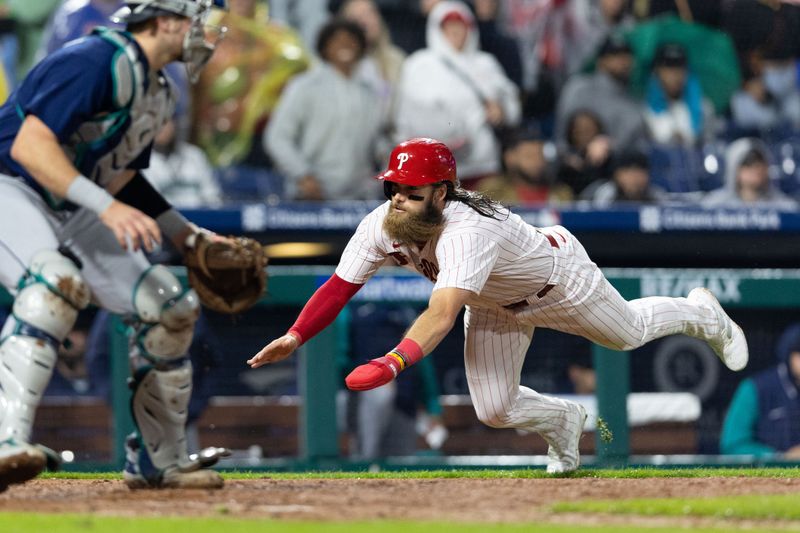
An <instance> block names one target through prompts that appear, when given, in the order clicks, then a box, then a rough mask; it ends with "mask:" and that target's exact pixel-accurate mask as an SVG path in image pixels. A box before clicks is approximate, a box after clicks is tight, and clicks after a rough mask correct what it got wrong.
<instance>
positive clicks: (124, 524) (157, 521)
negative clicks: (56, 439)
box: [0, 513, 778, 533]
mask: <svg viewBox="0 0 800 533" xmlns="http://www.w3.org/2000/svg"><path fill="white" fill-rule="evenodd" d="M0 530H2V531H3V533H36V532H39V531H47V533H85V532H87V531H88V532H91V533H105V532H109V533H141V532H146V533H178V532H181V531H191V533H219V532H220V531H224V532H225V533H256V532H260V531H264V532H269V533H316V532H320V531H325V532H331V533H429V532H431V531H435V532H436V533H484V532H486V533H517V532H526V533H585V532H589V533H632V532H635V531H642V529H640V528H636V527H635V526H617V525H615V526H586V525H580V526H578V525H556V524H452V523H440V522H405V521H380V522H339V523H321V522H284V521H273V520H241V519H235V518H217V519H197V518H137V519H135V520H132V519H130V518H118V517H104V516H88V515H63V514H62V515H38V516H37V515H32V514H23V513H8V514H7V513H0ZM646 531H648V532H650V533H678V532H681V533H685V532H686V529H682V528H677V527H675V528H671V527H654V528H650V527H648V528H647V529H646ZM759 531H765V532H766V531H773V530H768V529H759ZM775 531H778V530H775ZM692 533H730V529H729V528H695V529H693V530H692Z"/></svg>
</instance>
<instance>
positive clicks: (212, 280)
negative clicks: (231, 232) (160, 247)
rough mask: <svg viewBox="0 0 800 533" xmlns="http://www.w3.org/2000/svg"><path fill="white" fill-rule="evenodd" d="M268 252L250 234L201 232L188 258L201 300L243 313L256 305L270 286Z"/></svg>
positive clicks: (223, 310)
mask: <svg viewBox="0 0 800 533" xmlns="http://www.w3.org/2000/svg"><path fill="white" fill-rule="evenodd" d="M267 261H268V260H267V256H266V254H265V253H264V249H263V248H262V247H261V244H259V243H258V242H257V241H255V240H253V239H250V238H247V237H226V238H219V237H216V236H214V235H213V234H211V235H210V234H206V233H198V234H196V235H195V241H194V245H193V246H192V247H188V248H187V250H186V254H185V255H184V262H185V263H186V268H187V271H188V274H189V283H190V284H191V285H192V288H193V289H194V290H195V292H197V295H198V296H199V297H200V301H201V302H202V303H203V305H205V306H206V307H208V308H209V309H212V310H214V311H218V312H220V313H229V314H234V313H240V312H242V311H245V310H247V309H249V308H250V307H252V306H253V305H254V304H255V303H256V302H257V301H258V300H259V298H261V295H262V294H263V293H264V290H266V288H267V271H266V266H267Z"/></svg>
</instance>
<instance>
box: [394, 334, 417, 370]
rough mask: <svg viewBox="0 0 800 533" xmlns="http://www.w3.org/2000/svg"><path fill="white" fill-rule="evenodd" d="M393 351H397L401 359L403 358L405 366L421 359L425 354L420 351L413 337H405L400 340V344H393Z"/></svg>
mask: <svg viewBox="0 0 800 533" xmlns="http://www.w3.org/2000/svg"><path fill="white" fill-rule="evenodd" d="M392 351H393V352H398V353H399V354H400V355H401V356H402V357H403V359H405V362H406V366H411V365H413V364H414V363H416V362H418V361H419V360H421V359H422V358H423V357H425V354H424V353H422V348H421V347H420V345H419V344H417V341H415V340H413V339H409V338H408V337H405V338H404V339H403V340H401V341H400V344H398V345H397V346H395V348H394V350H392Z"/></svg>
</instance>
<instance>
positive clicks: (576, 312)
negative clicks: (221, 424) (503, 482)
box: [248, 139, 748, 473]
mask: <svg viewBox="0 0 800 533" xmlns="http://www.w3.org/2000/svg"><path fill="white" fill-rule="evenodd" d="M378 178H379V179H381V180H383V182H384V183H383V184H384V191H385V193H386V197H387V198H389V201H388V202H386V203H384V204H383V205H381V206H380V207H378V208H376V209H375V210H374V211H372V213H370V214H369V215H367V216H366V217H365V218H364V220H363V221H362V222H361V224H360V225H359V227H358V229H357V230H356V233H355V235H353V237H352V238H351V239H350V242H349V243H348V245H347V247H346V249H345V251H344V254H343V255H342V258H341V260H340V262H339V265H338V266H337V268H336V272H335V273H334V274H333V276H331V278H330V279H329V280H328V281H327V282H326V283H325V284H324V285H323V286H322V287H320V288H319V289H318V290H317V292H316V293H315V294H314V295H313V296H312V297H311V299H310V300H309V302H308V303H307V304H306V306H305V307H304V308H303V310H302V312H301V313H300V316H299V317H298V319H297V321H296V322H295V323H294V325H293V326H292V327H291V328H290V329H289V331H288V332H287V333H286V334H285V335H283V336H282V337H280V338H278V339H275V340H274V341H272V342H271V343H270V344H268V345H267V346H266V347H264V348H263V349H262V350H261V351H260V352H258V353H257V354H256V355H255V356H254V357H252V358H251V359H250V360H248V364H250V366H251V367H253V368H257V367H259V366H261V365H264V364H266V363H272V362H275V361H279V360H281V359H284V358H286V357H288V356H289V355H290V354H291V353H292V352H293V351H294V350H295V349H296V348H297V347H298V346H300V345H301V344H303V343H304V342H306V341H308V339H310V338H311V337H313V336H314V335H315V334H317V333H318V332H319V331H321V330H322V329H323V328H325V327H326V326H327V325H328V324H330V323H331V322H332V321H333V319H334V318H335V317H336V315H337V314H338V313H339V311H341V309H342V308H343V307H344V305H345V304H346V303H347V301H348V300H349V299H350V298H352V296H353V295H354V294H355V293H356V292H357V291H358V290H359V289H360V288H361V287H362V286H363V285H364V283H365V282H366V281H367V280H368V279H369V278H370V276H372V275H373V274H374V273H375V272H376V271H377V270H378V268H380V267H381V266H382V265H400V266H403V267H406V268H408V269H412V270H416V271H417V272H419V273H421V274H422V275H424V276H425V277H427V278H428V279H430V280H431V281H432V282H433V283H434V287H433V293H432V294H431V298H430V302H429V304H428V308H427V309H426V310H425V311H424V312H423V313H422V314H421V315H420V316H419V317H418V318H417V320H416V321H415V322H414V323H413V324H412V326H411V327H410V329H409V330H408V332H407V333H406V336H405V338H404V339H402V340H401V341H400V343H399V344H398V345H397V346H396V347H395V348H393V349H392V350H391V351H389V352H388V353H387V354H386V355H384V356H382V357H378V358H376V359H373V360H371V361H369V362H368V363H367V364H365V365H361V366H359V367H357V368H356V369H355V370H354V371H353V372H352V373H351V374H350V375H349V376H347V378H346V383H347V386H348V387H349V388H350V389H353V390H369V389H372V388H375V387H379V386H381V385H383V384H386V383H388V382H389V381H391V380H392V379H394V378H395V377H396V376H397V374H398V373H399V372H401V371H403V369H405V368H407V367H408V366H410V365H413V364H414V363H416V362H417V361H419V360H420V359H421V358H422V357H424V356H425V355H426V354H428V353H430V352H431V351H432V350H433V349H434V348H435V347H436V346H437V344H439V342H440V341H441V340H442V339H443V338H444V336H445V335H446V334H447V332H448V331H450V329H451V328H452V327H453V325H454V323H455V320H456V318H457V317H458V315H459V312H460V311H461V309H462V308H463V307H465V306H466V312H465V314H464V330H465V338H466V343H465V352H464V362H465V366H466V375H467V380H468V382H469V389H470V396H471V398H472V402H473V404H474V406H475V411H476V412H477V415H478V418H479V419H480V420H481V421H482V422H483V423H485V424H487V425H489V426H492V427H498V428H518V429H521V430H525V431H530V432H536V433H539V434H540V435H541V436H542V437H543V438H544V439H545V440H546V441H547V443H548V444H549V449H548V464H547V471H548V472H550V473H563V472H569V471H572V470H575V469H576V468H578V466H579V465H580V455H579V452H578V441H579V438H580V435H581V433H582V431H583V424H584V422H585V419H586V412H585V410H584V408H583V407H582V406H580V405H578V404H576V403H573V402H569V401H565V400H561V399H558V398H554V397H551V396H545V395H543V394H539V393H537V392H535V391H533V390H531V389H529V388H527V387H524V386H521V385H520V372H521V369H522V363H523V359H524V357H525V354H526V352H527V350H528V346H529V345H530V342H531V340H532V338H533V332H534V328H536V327H539V326H540V327H546V328H551V329H555V330H558V331H563V332H566V333H572V334H575V335H581V336H583V337H585V338H587V339H589V340H591V341H592V342H595V343H597V344H600V345H603V346H606V347H608V348H612V349H616V350H631V349H634V348H637V347H639V346H641V345H643V344H645V343H646V342H649V341H651V340H653V339H657V338H659V337H663V336H665V335H671V334H675V333H684V334H687V335H691V336H693V337H697V338H699V339H703V340H705V341H706V342H708V343H709V345H710V346H711V347H712V348H713V349H714V351H715V352H716V353H717V355H718V356H719V357H720V359H721V360H722V361H723V363H725V365H726V366H727V367H728V368H730V369H732V370H741V369H742V368H744V366H745V365H746V364H747V359H748V351H747V342H746V340H745V337H744V334H743V333H742V330H741V329H740V328H739V326H738V325H736V324H735V323H734V322H733V321H732V320H731V319H730V318H729V317H728V316H727V314H726V313H725V312H724V311H723V310H722V308H721V307H720V305H719V303H718V302H717V300H716V298H715V297H714V296H713V295H712V294H711V293H710V292H709V291H708V290H706V289H704V288H696V289H693V290H692V291H691V292H690V293H689V295H688V297H687V298H665V297H652V298H641V299H638V300H633V301H630V302H628V301H625V300H624V299H623V298H622V296H620V294H619V293H618V292H617V291H616V290H615V289H614V288H613V287H612V286H611V284H610V283H609V282H608V280H606V279H605V277H604V276H603V274H602V272H601V271H600V269H599V268H598V267H597V265H595V264H594V263H593V262H592V261H591V260H590V259H589V257H588V256H587V254H586V251H585V250H584V248H583V246H582V245H581V244H580V243H579V242H578V240H577V239H576V238H575V237H574V236H573V235H572V234H571V233H570V232H569V231H568V230H567V229H565V228H563V227H562V226H553V227H547V228H536V227H533V226H530V225H528V224H526V223H525V222H523V221H522V219H521V218H520V217H519V216H517V215H515V214H513V213H511V212H509V211H508V210H507V209H506V208H504V207H502V206H500V205H498V204H496V203H494V202H492V201H490V200H489V199H487V198H485V197H482V196H480V195H478V194H476V193H473V192H469V191H465V190H464V189H461V188H460V187H459V185H458V180H457V178H456V165H455V160H454V159H453V155H452V154H451V152H450V150H448V148H447V147H446V146H445V145H444V144H442V143H440V142H438V141H435V140H432V139H411V140H409V141H406V142H403V143H401V144H399V145H398V146H397V147H395V149H394V150H393V151H392V154H391V156H390V160H389V168H388V169H387V170H386V171H385V172H383V174H381V175H380V176H378Z"/></svg>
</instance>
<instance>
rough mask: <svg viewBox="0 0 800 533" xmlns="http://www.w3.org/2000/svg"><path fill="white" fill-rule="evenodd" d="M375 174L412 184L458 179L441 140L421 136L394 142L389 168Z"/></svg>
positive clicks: (450, 155) (454, 182) (390, 180)
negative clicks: (395, 143)
mask: <svg viewBox="0 0 800 533" xmlns="http://www.w3.org/2000/svg"><path fill="white" fill-rule="evenodd" d="M376 178H377V179H379V180H383V181H384V182H392V183H401V184H403V185H411V186H414V187H419V186H422V185H429V184H432V183H442V182H451V183H452V184H453V185H455V184H457V183H458V181H457V178H456V160H455V158H454V157H453V153H452V152H451V151H450V149H449V148H448V147H447V146H446V145H445V144H444V143H443V142H440V141H437V140H435V139H428V138H425V137H418V138H415V139H409V140H407V141H405V142H401V143H400V144H398V145H397V146H395V148H394V150H392V155H391V156H389V168H388V169H386V170H385V171H384V172H383V173H381V174H379V175H378V176H376Z"/></svg>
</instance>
